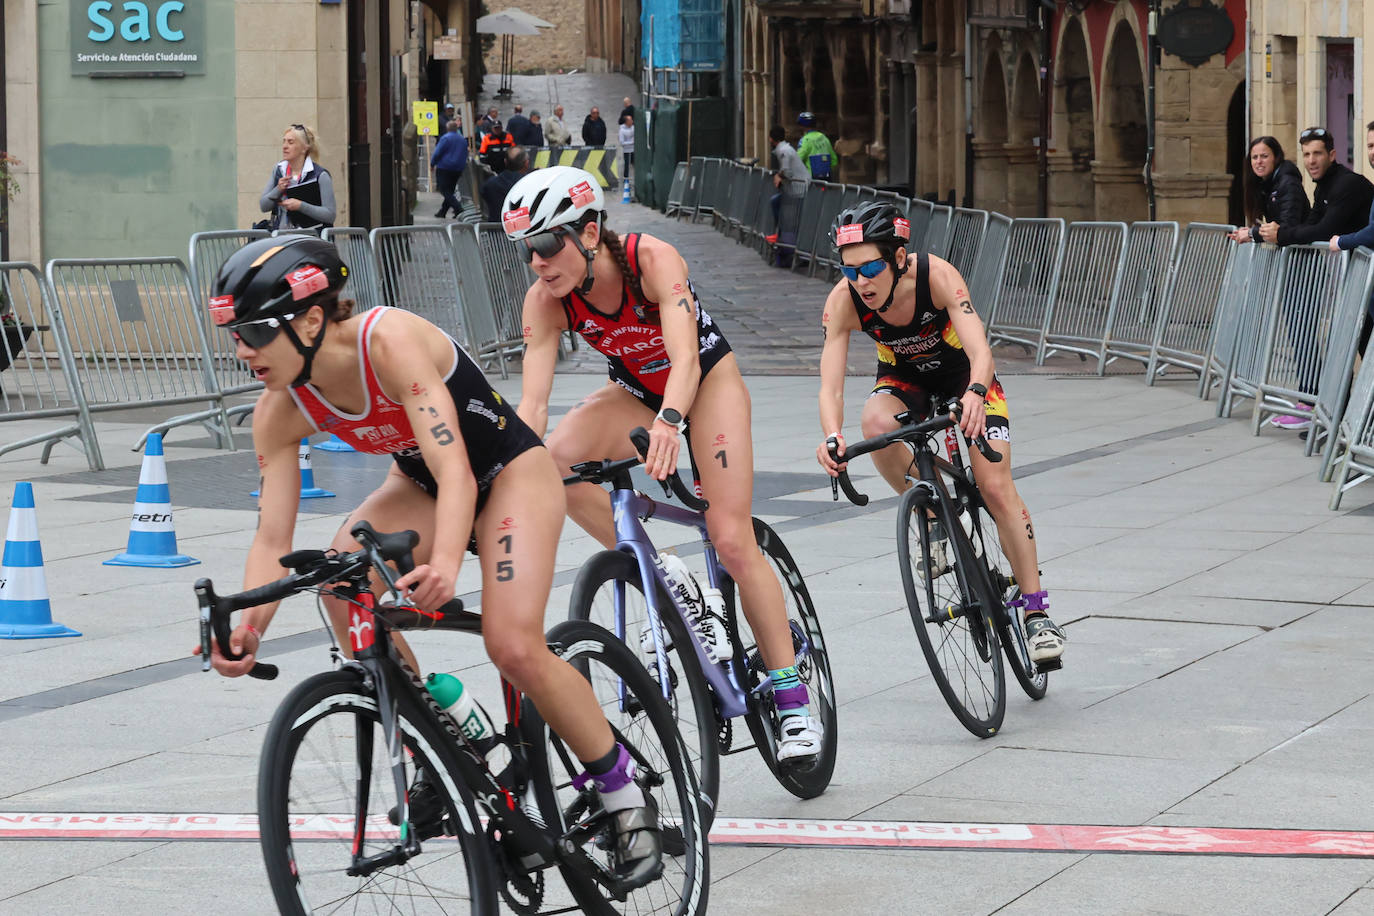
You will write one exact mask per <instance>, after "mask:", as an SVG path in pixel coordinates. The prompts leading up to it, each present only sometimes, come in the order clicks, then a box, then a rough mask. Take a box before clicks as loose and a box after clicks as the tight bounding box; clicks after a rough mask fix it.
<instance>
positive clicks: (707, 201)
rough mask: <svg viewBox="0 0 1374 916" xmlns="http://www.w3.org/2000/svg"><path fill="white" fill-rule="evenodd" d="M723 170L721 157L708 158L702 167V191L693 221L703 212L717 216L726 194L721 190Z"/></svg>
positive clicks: (693, 214)
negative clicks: (717, 209) (717, 210)
mask: <svg viewBox="0 0 1374 916" xmlns="http://www.w3.org/2000/svg"><path fill="white" fill-rule="evenodd" d="M722 171H723V167H722V162H721V160H720V159H707V160H706V162H705V164H704V165H703V166H702V169H701V191H700V194H699V195H698V198H697V208H696V210H695V211H694V212H693V213H692V222H694V223H695V222H696V221H697V219H698V218H699V217H701V216H702V215H703V214H704V215H706V216H710V217H712V218H714V217H715V213H716V208H717V207H718V206H719V205H720V203H721V201H722V199H723V197H724V194H723V193H722V191H721V186H722V184H723V183H724V182H723V181H722V177H723V176H722V175H721V172H722Z"/></svg>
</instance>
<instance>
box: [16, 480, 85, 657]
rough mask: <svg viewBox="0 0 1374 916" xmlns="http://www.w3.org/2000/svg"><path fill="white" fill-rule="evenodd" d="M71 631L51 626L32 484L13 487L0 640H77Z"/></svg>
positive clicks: (76, 633) (50, 613) (67, 628)
mask: <svg viewBox="0 0 1374 916" xmlns="http://www.w3.org/2000/svg"><path fill="white" fill-rule="evenodd" d="M80 635H81V634H80V633H78V632H76V631H75V630H73V629H72V628H71V627H64V626H63V625H62V624H60V623H53V622H52V604H51V603H50V602H49V601H48V580H47V579H46V578H45V577H44V575H43V547H42V545H40V544H39V543H38V514H37V513H36V512H35V511H34V507H33V484H31V483H29V482H28V481H20V482H19V483H16V484H15V485H14V505H13V507H12V508H11V509H10V527H9V531H8V532H7V533H6V535H5V557H4V559H3V560H0V639H47V638H49V637H53V636H80Z"/></svg>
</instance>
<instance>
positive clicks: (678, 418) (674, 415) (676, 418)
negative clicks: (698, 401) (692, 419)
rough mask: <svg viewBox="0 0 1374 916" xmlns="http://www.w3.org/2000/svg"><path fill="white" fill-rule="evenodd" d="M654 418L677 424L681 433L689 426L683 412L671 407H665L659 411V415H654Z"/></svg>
mask: <svg viewBox="0 0 1374 916" xmlns="http://www.w3.org/2000/svg"><path fill="white" fill-rule="evenodd" d="M654 419H655V420H662V421H663V422H664V423H667V424H668V425H669V426H676V427H677V431H678V432H679V433H681V432H682V431H683V430H684V429H686V428H687V421H686V420H684V419H683V418H682V414H680V413H678V412H677V411H676V410H674V409H673V408H671V407H665V408H663V409H662V410H660V411H659V412H658V416H656V417H654Z"/></svg>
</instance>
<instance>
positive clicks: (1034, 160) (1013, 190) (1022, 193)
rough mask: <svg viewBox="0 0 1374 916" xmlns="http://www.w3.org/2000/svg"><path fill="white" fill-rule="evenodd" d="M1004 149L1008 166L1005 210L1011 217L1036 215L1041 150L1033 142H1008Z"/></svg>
mask: <svg viewBox="0 0 1374 916" xmlns="http://www.w3.org/2000/svg"><path fill="white" fill-rule="evenodd" d="M1002 149H1003V151H1004V152H1003V155H1004V156H1005V157H1006V168H1007V209H1006V210H1004V211H1003V212H1004V213H1006V214H1007V215H1008V216H1011V217H1017V216H1035V215H1036V205H1037V203H1038V201H1037V197H1038V196H1039V183H1038V181H1037V178H1036V169H1037V168H1039V164H1040V150H1039V149H1038V148H1037V147H1036V146H1035V145H1034V144H1031V143H1007V144H1004V145H1003V147H1002Z"/></svg>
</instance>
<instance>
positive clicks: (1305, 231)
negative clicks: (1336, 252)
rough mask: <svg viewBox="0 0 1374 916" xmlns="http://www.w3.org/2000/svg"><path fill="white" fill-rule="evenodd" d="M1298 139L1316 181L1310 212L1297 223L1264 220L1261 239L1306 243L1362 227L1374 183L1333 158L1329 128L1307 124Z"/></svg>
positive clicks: (1303, 162)
mask: <svg viewBox="0 0 1374 916" xmlns="http://www.w3.org/2000/svg"><path fill="white" fill-rule="evenodd" d="M1298 139H1299V141H1300V142H1301V143H1302V164H1303V166H1304V167H1305V168H1306V169H1307V174H1308V175H1310V176H1311V177H1312V180H1313V181H1315V182H1316V183H1317V187H1316V189H1315V190H1314V191H1313V192H1312V212H1310V213H1308V214H1307V220H1306V221H1305V222H1303V223H1299V224H1298V225H1296V226H1281V225H1279V224H1278V223H1265V224H1264V225H1262V226H1260V238H1261V239H1263V240H1264V241H1266V242H1272V243H1274V244H1278V245H1306V244H1307V243H1309V242H1325V241H1328V240H1329V239H1330V238H1331V236H1333V235H1344V234H1345V233H1347V232H1355V231H1356V230H1358V229H1360V228H1362V227H1363V226H1364V225H1365V216H1366V215H1367V214H1368V213H1369V205H1370V202H1371V201H1374V185H1371V184H1370V183H1369V179H1368V178H1365V177H1364V176H1363V175H1360V174H1358V173H1356V172H1352V171H1350V169H1348V168H1346V167H1345V166H1343V165H1341V164H1340V163H1339V162H1337V161H1336V154H1335V153H1334V152H1332V142H1331V131H1329V130H1327V129H1326V128H1325V127H1309V128H1308V129H1307V130H1305V131H1303V132H1302V134H1301V135H1300V136H1299V138H1298Z"/></svg>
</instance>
